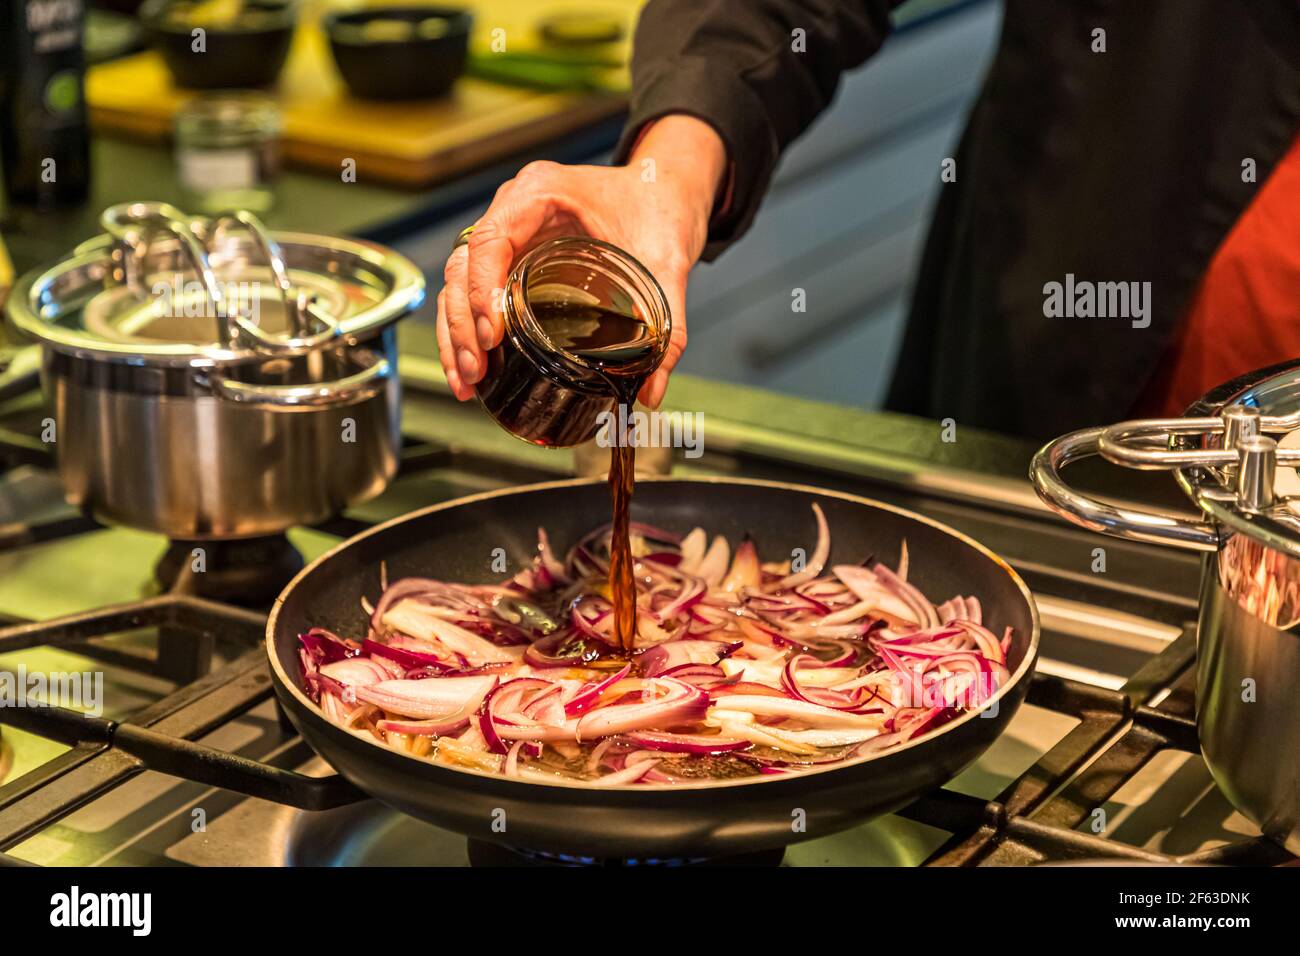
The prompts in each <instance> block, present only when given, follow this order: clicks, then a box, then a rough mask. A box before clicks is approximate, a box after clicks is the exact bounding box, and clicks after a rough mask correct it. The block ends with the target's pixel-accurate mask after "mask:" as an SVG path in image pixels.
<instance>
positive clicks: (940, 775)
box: [266, 478, 1038, 858]
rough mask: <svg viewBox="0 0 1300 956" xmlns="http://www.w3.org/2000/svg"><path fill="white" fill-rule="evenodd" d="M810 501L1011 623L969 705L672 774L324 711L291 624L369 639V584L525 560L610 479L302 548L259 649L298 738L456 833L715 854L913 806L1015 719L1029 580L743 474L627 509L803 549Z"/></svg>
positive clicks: (979, 551) (644, 488)
mask: <svg viewBox="0 0 1300 956" xmlns="http://www.w3.org/2000/svg"><path fill="white" fill-rule="evenodd" d="M813 501H817V502H818V503H820V504H821V506H822V508H823V509H824V510H825V512H826V518H827V520H828V521H829V522H830V528H831V560H832V561H839V562H856V561H860V560H862V559H864V558H866V557H868V556H871V555H874V556H875V557H876V558H878V559H880V560H882V561H884V562H886V563H888V564H890V565H891V566H893V565H896V563H897V561H898V557H899V548H900V545H901V543H902V541H903V539H904V538H906V539H907V543H908V549H909V551H910V552H911V555H912V560H911V567H912V570H911V573H910V576H909V580H911V581H912V582H914V583H915V584H916V585H917V586H918V587H920V588H921V590H922V591H924V592H925V593H926V595H927V596H929V597H931V598H932V599H934V600H936V601H942V600H946V599H947V598H949V597H951V596H953V595H954V594H958V593H960V594H974V595H976V596H977V597H979V599H980V601H981V602H982V604H983V607H984V620H985V623H986V624H987V625H988V626H989V627H990V628H991V629H992V630H993V631H994V632H995V633H997V634H1001V633H1002V630H1003V628H1004V627H1006V626H1007V625H1010V626H1011V627H1013V628H1014V629H1015V631H1014V639H1013V641H1012V645H1011V649H1010V653H1009V654H1008V661H1007V664H1008V668H1009V669H1010V671H1011V677H1010V679H1009V680H1008V681H1007V683H1006V684H1005V685H1004V686H1003V687H1002V688H1001V690H1000V691H999V692H998V693H997V694H996V695H995V696H994V697H993V699H992V700H991V701H990V703H989V704H988V705H987V706H986V707H985V709H984V710H983V711H981V712H980V713H968V714H965V715H963V716H962V717H961V718H960V719H958V720H955V721H952V722H951V723H949V724H947V725H945V726H943V727H942V728H940V729H939V730H937V731H935V732H933V733H932V734H929V735H927V736H924V737H922V738H920V739H918V740H915V741H912V742H910V743H908V744H906V745H904V746H902V747H900V748H898V749H895V750H890V751H886V752H884V753H881V754H878V755H875V756H871V757H868V758H866V759H863V760H860V761H857V762H854V763H851V764H848V765H842V766H837V767H833V768H830V769H826V770H821V771H815V772H810V773H805V774H800V775H798V776H790V777H755V778H752V779H749V780H736V781H726V782H716V783H705V784H699V785H690V786H676V787H665V788H661V787H647V786H625V787H617V788H603V789H602V788H593V787H584V786H579V785H563V784H538V783H531V782H524V781H520V780H515V779H511V778H508V777H503V776H495V775H490V774H486V773H480V772H477V771H474V770H467V769H459V768H455V767H449V766H446V765H443V764H437V763H432V762H430V761H428V760H424V759H419V758H416V757H412V756H407V755H405V754H400V753H398V752H396V751H394V750H391V749H389V748H388V747H385V746H384V745H383V744H381V743H379V742H378V741H376V740H374V739H373V738H372V737H370V736H368V735H362V734H360V733H353V732H350V731H347V730H343V729H342V728H340V727H337V726H335V725H334V724H332V723H331V722H330V721H329V720H328V719H326V718H325V717H324V716H323V715H322V714H321V712H320V711H319V710H318V709H317V708H316V706H315V705H314V704H313V703H312V702H311V701H310V700H309V699H308V697H307V696H306V694H305V693H304V692H303V689H302V679H301V673H300V670H299V665H298V640H297V638H298V634H300V633H301V632H303V631H305V630H307V629H308V628H310V627H324V628H328V629H329V630H331V631H334V632H336V633H338V634H340V635H343V636H351V637H357V638H359V637H362V636H363V635H364V634H365V631H366V621H367V618H366V614H365V612H364V611H363V610H362V608H361V606H360V599H361V597H362V596H363V595H365V596H367V597H369V599H370V600H371V601H372V602H374V601H375V600H376V599H377V598H378V596H379V592H380V586H379V580H380V579H379V574H380V562H381V561H382V562H385V563H386V564H387V567H388V578H389V580H390V581H395V580H397V579H398V578H402V577H408V576H412V575H419V576H423V577H433V578H440V579H443V580H449V581H467V582H488V581H493V580H499V579H500V578H501V575H499V574H497V575H494V574H492V573H491V570H490V565H491V560H492V552H493V549H494V548H505V550H506V554H507V555H508V556H509V560H510V562H511V567H512V568H515V569H517V568H519V567H520V566H521V565H522V564H524V563H525V562H527V561H529V560H531V558H532V556H533V554H534V553H535V549H536V541H537V527H538V526H539V525H542V526H544V527H545V528H546V529H547V532H548V533H549V534H550V536H551V542H552V544H553V546H554V547H555V550H556V552H557V553H559V554H563V553H564V551H565V550H567V548H568V547H569V546H570V545H571V544H573V543H574V542H575V541H576V540H577V539H578V538H580V537H581V536H582V535H583V534H585V533H586V532H587V531H589V530H591V529H592V528H594V527H596V526H597V525H600V524H603V523H605V522H607V521H609V495H608V493H607V491H606V489H605V486H604V484H603V483H598V482H590V481H564V482H553V483H549V484H543V485H533V486H529V487H524V488H514V489H509V490H505V491H497V492H490V493H488V494H482V495H474V496H472V497H469V498H462V499H460V500H458V501H451V502H448V503H446V504H441V505H435V506H434V507H432V508H427V509H425V510H423V511H417V512H415V513H413V514H410V515H407V516H405V517H402V518H398V519H395V520H393V521H390V522H388V523H387V524H383V525H380V526H378V527H376V528H373V529H371V530H370V531H367V532H365V533H363V534H360V535H358V536H357V537H355V538H353V539H351V540H350V541H346V542H344V543H343V544H341V545H339V546H338V547H336V548H335V549H334V550H332V551H330V552H329V553H328V554H326V555H324V556H323V557H321V558H319V559H318V560H316V561H314V562H312V564H310V565H309V566H308V567H306V568H305V569H303V571H302V572H301V573H300V574H299V575H298V576H297V577H296V578H294V579H293V581H292V582H291V583H290V584H289V586H288V587H287V588H286V589H285V591H284V593H283V594H282V595H281V596H280V598H279V600H278V601H276V604H275V607H274V609H273V610H272V611H271V618H270V621H269V622H268V623H267V642H266V646H267V653H268V654H269V655H270V662H271V673H272V679H273V681H274V684H275V690H276V693H277V694H278V695H279V697H280V700H281V702H282V703H283V704H284V707H285V709H286V710H287V711H288V714H289V717H290V719H291V720H292V721H293V722H294V724H295V725H296V726H297V727H298V729H299V730H300V731H301V732H302V735H303V737H304V738H306V740H307V742H308V743H309V744H310V745H311V746H312V747H313V748H314V749H315V750H316V752H317V753H319V754H320V755H321V756H322V757H324V758H325V760H327V761H328V762H329V763H331V764H332V765H333V766H334V767H335V768H336V769H337V770H338V771H339V772H340V773H341V774H343V776H345V777H347V778H348V779H349V780H351V781H352V782H353V783H355V784H356V785H357V786H358V787H360V788H361V789H363V790H365V791H366V792H368V793H370V794H372V795H373V796H375V797H376V798H378V799H379V800H381V801H383V802H384V803H386V804H388V805H390V806H392V807H395V808H397V809H398V810H401V811H403V812H404V813H408V814H410V815H411V816H414V817H418V818H420V819H422V820H427V821H429V822H430V823H434V824H437V825H438V826H442V827H447V828H449V829H452V830H456V831H458V832H460V833H463V834H465V835H466V836H469V837H473V838H477V839H481V840H488V841H492V842H496V843H501V844H505V845H508V846H512V847H516V848H524V849H529V850H541V851H549V852H553V853H570V854H584V855H590V856H596V857H607V858H615V857H646V856H657V857H664V856H676V857H694V856H722V855H728V854H739V853H746V852H750V851H757V850H762V849H768V848H774V847H779V846H784V845H785V844H787V843H793V842H796V841H799V840H807V839H811V838H813V837H817V836H822V835H825V834H828V833H833V832H835V831H837V830H842V829H845V828H846V827H849V826H852V825H854V824H856V823H859V822H862V821H864V820H867V819H869V818H871V817H874V816H878V815H880V814H883V813H888V812H890V811H892V810H895V809H898V808H899V807H901V806H904V805H906V804H907V803H909V802H910V801H911V800H913V799H914V798H916V797H917V796H919V795H920V794H922V793H925V792H926V791H928V790H931V789H933V788H934V787H937V786H939V785H941V784H943V783H945V782H946V781H947V780H948V779H950V778H951V777H953V776H954V775H956V774H957V773H958V772H960V771H961V770H962V769H963V768H964V767H966V766H967V765H968V764H969V763H970V762H971V761H973V760H974V759H975V758H976V757H978V756H979V755H980V753H982V752H983V751H984V749H985V748H986V747H988V745H989V744H990V743H991V742H992V741H993V740H994V738H996V737H997V736H998V734H999V733H1001V731H1002V730H1003V728H1005V727H1006V725H1007V723H1008V721H1010V719H1011V716H1012V714H1014V713H1015V711H1016V708H1017V707H1019V705H1020V702H1021V701H1022V700H1023V699H1024V696H1025V691H1026V690H1027V688H1028V686H1029V676H1030V674H1031V673H1032V671H1033V667H1034V661H1035V659H1036V658H1037V654H1038V612H1037V610H1036V609H1035V607H1034V603H1033V599H1032V598H1031V597H1030V595H1029V590H1028V589H1027V588H1026V587H1025V584H1024V582H1023V581H1021V580H1020V578H1019V577H1018V576H1017V575H1016V573H1015V572H1014V571H1012V570H1011V569H1010V568H1009V567H1008V566H1007V565H1006V564H1005V563H1004V562H1003V561H1001V560H1000V559H999V558H998V557H997V556H996V555H994V554H993V553H992V552H990V551H988V550H987V549H985V548H984V547H982V546H981V545H979V544H977V543H976V542H974V541H972V540H971V539H970V538H967V537H966V536H965V535H962V534H960V533H959V532H957V531H954V530H952V529H951V528H948V527H945V526H944V525H941V524H939V523H938V522H935V521H931V520H930V519H928V518H924V517H921V516H920V515H916V514H912V513H910V512H907V511H903V510H901V509H898V508H894V507H891V506H889V505H886V504H881V503H880V502H876V501H870V500H868V499H866V498H859V497H856V496H853V495H846V494H839V493H837V492H832V491H822V490H820V489H817V488H809V487H804V486H799V485H786V484H780V483H776V482H765V481H745V480H737V479H717V480H712V479H680V478H674V479H662V480H647V481H643V482H639V483H638V485H637V489H636V495H635V496H634V498H633V503H632V516H633V519H634V520H642V521H647V522H652V523H654V524H657V525H659V526H661V527H666V528H670V529H673V530H678V531H682V532H685V531H688V530H690V529H691V528H692V527H694V526H696V525H701V526H703V527H704V528H705V529H707V530H708V531H709V532H710V533H718V534H724V535H726V536H727V537H728V539H729V540H731V541H732V542H736V541H739V540H740V539H741V537H742V536H743V535H744V534H745V532H750V533H751V534H753V536H754V538H755V539H756V541H757V542H758V545H759V551H760V554H761V555H762V556H763V557H764V559H765V560H772V559H778V558H779V557H780V556H781V555H788V554H789V553H790V552H791V550H792V549H793V548H796V547H802V548H804V549H806V550H807V551H811V550H812V546H813V544H814V542H815V539H816V525H815V523H814V518H813V514H812V509H811V507H810V505H811V503H812V502H813Z"/></svg>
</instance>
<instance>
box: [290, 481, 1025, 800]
mask: <svg viewBox="0 0 1300 956" xmlns="http://www.w3.org/2000/svg"><path fill="white" fill-rule="evenodd" d="M637 483H638V485H641V484H700V485H702V484H722V485H747V486H751V487H758V488H778V489H781V490H783V491H794V492H798V493H801V494H808V495H814V496H820V497H825V498H838V499H840V500H842V501H847V502H850V503H852V504H857V505H867V506H868V507H872V508H878V509H880V510H882V511H890V512H893V513H894V514H897V515H901V516H903V517H905V518H909V519H911V520H913V521H918V522H920V523H922V524H927V525H929V526H931V527H932V528H935V529H936V530H938V531H941V532H944V533H946V534H948V535H949V536H951V537H953V538H956V539H957V540H958V541H960V542H962V543H963V544H965V545H967V546H969V547H971V548H974V549H975V550H976V551H977V552H979V553H980V554H982V555H983V556H984V557H985V558H987V559H988V560H990V561H992V562H993V563H994V564H995V565H997V566H998V567H999V568H1001V569H1002V571H1003V573H1004V574H1006V575H1007V576H1008V577H1009V578H1010V579H1011V581H1012V583H1013V584H1014V585H1015V586H1016V588H1017V590H1018V591H1019V592H1020V596H1021V597H1022V598H1023V599H1024V601H1025V604H1026V606H1027V607H1028V608H1029V617H1030V622H1031V628H1030V635H1029V644H1028V646H1027V647H1026V648H1025V655H1024V658H1023V659H1022V660H1021V661H1020V666H1018V667H1017V668H1016V669H1015V671H1014V672H1012V674H1011V675H1010V677H1008V679H1007V680H1006V681H1005V682H1004V683H1003V685H1002V686H1001V687H999V688H998V690H997V692H996V693H995V694H994V695H993V696H992V697H990V698H989V699H988V700H987V701H986V702H985V703H984V706H982V707H981V708H980V709H979V710H969V711H966V712H965V713H964V714H962V715H961V716H960V717H958V718H957V719H955V720H951V721H949V722H948V723H946V724H943V725H942V726H940V727H937V728H935V729H934V730H931V731H929V732H927V733H925V734H922V735H921V736H920V737H916V738H914V739H912V740H909V741H907V742H906V743H904V744H900V745H899V746H897V747H890V748H889V749H887V750H882V751H880V752H878V753H873V754H868V755H867V756H865V757H861V758H859V759H857V760H851V761H848V762H847V763H841V764H834V765H830V766H826V767H821V768H818V769H815V770H804V771H802V772H800V773H799V774H798V775H797V779H799V780H806V779H808V778H811V777H819V776H822V775H823V774H830V773H835V772H836V771H841V770H847V769H849V768H851V767H858V766H861V765H863V764H867V763H872V762H874V761H876V760H884V759H886V758H889V757H893V756H895V755H897V754H901V753H905V752H906V751H908V750H911V749H912V748H913V747H916V746H918V745H920V744H924V743H929V742H931V741H933V740H936V739H938V738H939V737H941V736H943V735H944V734H946V733H948V732H949V731H954V730H956V729H957V728H959V727H962V726H963V725H965V724H967V723H968V722H970V721H971V720H984V719H988V718H986V717H984V716H983V715H984V714H985V713H986V712H987V711H989V710H990V709H991V708H995V707H999V706H1000V705H1001V701H1002V699H1003V698H1004V697H1007V696H1009V695H1010V694H1011V692H1012V691H1013V690H1014V689H1015V688H1017V687H1018V686H1019V685H1020V683H1021V681H1023V680H1025V679H1026V678H1027V677H1028V676H1029V673H1030V672H1031V671H1032V670H1033V668H1034V666H1035V664H1036V663H1037V660H1038V649H1039V641H1040V637H1041V624H1040V621H1039V615H1038V605H1037V603H1036V602H1035V601H1034V596H1033V594H1032V593H1031V592H1030V590H1029V586H1028V585H1027V584H1025V582H1024V579H1023V578H1021V577H1020V575H1019V574H1018V573H1016V570H1015V569H1014V568H1012V567H1011V565H1009V564H1008V563H1007V562H1006V561H1005V560H1003V558H1002V557H1001V556H1000V555H998V554H997V553H996V552H994V551H992V550H991V549H989V548H988V547H986V546H985V545H983V544H981V543H980V542H979V541H977V540H975V539H974V538H972V537H971V536H970V535H968V534H965V533H964V532H962V531H958V530H957V529H956V528H953V527H951V526H949V525H947V524H944V523H943V522H942V521H938V520H936V519H934V518H931V517H929V516H927V515H922V514H918V513H917V512H915V511H911V510H910V509H907V508H901V507H899V506H897V505H892V504H889V503H888V502H884V501H877V500H876V499H874V498H867V497H864V496H862V495H855V494H851V493H849V492H844V491H835V490H832V489H829V488H818V487H817V486H815V485H803V484H797V483H794V482H786V481H773V480H770V479H766V478H739V477H731V476H720V475H689V476H685V475H684V476H673V475H664V476H656V477H647V478H644V479H642V478H638V479H637ZM604 484H605V481H604V479H601V478H567V479H561V480H558V481H544V482H538V483H536V484H529V485H511V486H509V487H507V488H498V489H495V490H493V491H482V492H478V493H476V494H472V495H466V496H464V497H461V498H454V499H452V500H450V501H443V502H439V503H437V504H434V505H429V506H428V507H426V508H418V509H416V510H415V511H409V512H407V513H406V514H403V515H398V516H397V517H395V518H390V519H389V520H387V521H384V522H382V523H380V524H377V525H375V526H374V527H373V528H368V529H366V530H365V531H362V532H361V533H360V534H356V535H353V536H352V537H350V538H347V539H345V540H343V541H340V542H339V543H338V544H336V545H335V546H334V547H332V548H330V549H329V550H328V551H326V552H325V553H324V554H322V555H320V556H319V557H318V558H316V559H315V560H314V561H312V562H310V563H309V564H307V565H306V566H305V567H304V568H303V569H302V570H301V571H299V572H298V573H297V574H296V575H294V577H293V579H292V580H291V581H290V582H289V583H288V584H286V585H285V587H284V589H283V590H282V591H281V592H280V593H279V595H278V596H277V597H276V599H275V603H274V604H273V605H272V606H271V613H270V614H269V615H268V617H267V620H266V635H265V638H264V644H265V647H266V655H267V658H268V661H269V663H270V667H271V672H272V675H273V676H274V678H275V681H276V683H278V684H280V685H282V686H283V687H284V688H285V690H287V691H288V692H289V693H290V694H291V695H292V696H293V697H294V699H295V700H296V701H297V702H298V703H299V704H300V705H302V706H303V708H304V710H306V712H307V713H308V714H310V715H311V716H312V717H313V718H315V719H318V720H320V721H321V722H322V723H324V724H326V725H328V727H330V728H331V729H333V730H335V731H338V732H340V733H344V734H347V735H348V736H350V737H353V738H354V739H357V740H360V741H363V742H365V743H368V744H370V745H371V746H373V747H375V748H376V750H377V752H379V753H383V754H387V755H390V756H392V757H397V758H399V759H405V760H412V761H415V762H416V763H418V764H423V765H426V766H429V767H433V768H436V769H440V770H447V771H452V772H455V773H462V774H466V775H468V776H471V777H474V778H478V779H479V780H484V781H490V782H492V783H494V784H500V785H503V786H506V787H507V788H509V787H511V786H513V785H518V786H525V787H529V788H536V787H544V788H554V789H555V790H560V791H564V790H576V791H580V792H586V793H593V792H597V793H636V794H645V793H653V792H666V793H682V792H694V791H698V790H721V789H728V790H729V789H731V788H734V787H752V786H759V785H772V786H779V785H780V784H781V783H782V782H787V781H788V780H789V779H790V778H789V777H770V776H763V775H761V774H756V775H754V776H753V777H740V778H735V779H728V780H719V781H709V782H701V783H679V784H671V785H659V786H654V787H646V786H643V785H637V784H624V785H621V786H614V787H609V786H603V787H602V786H597V785H593V784H590V783H578V782H573V783H570V782H568V781H563V780H555V781H535V780H521V779H517V778H514V777H507V776H504V775H502V774H500V773H489V772H487V771H483V770H475V769H473V768H471V767H460V766H455V765H452V764H445V763H442V764H440V763H435V762H433V761H431V760H427V759H425V758H423V757H417V756H415V755H414V754H404V753H401V752H400V751H397V750H394V749H393V748H392V747H389V746H387V745H385V744H383V743H380V742H379V741H378V740H376V739H375V738H374V736H373V735H370V734H364V733H362V732H360V731H357V730H352V729H350V728H345V727H340V726H339V725H338V724H336V723H334V722H333V721H331V720H330V719H329V718H328V717H326V716H325V715H324V714H323V713H322V712H321V711H320V708H319V707H318V706H317V705H316V704H314V703H312V701H311V699H310V698H309V697H307V695H306V694H305V693H304V692H303V690H302V689H301V688H300V687H299V686H298V682H297V681H296V680H294V679H292V678H290V676H289V675H288V674H287V673H286V672H285V670H284V668H283V667H282V666H281V662H280V658H279V655H278V654H277V653H276V650H275V631H276V624H277V623H278V621H279V617H280V610H281V608H282V607H283V606H284V601H285V598H286V597H287V596H288V595H289V594H290V592H292V591H293V589H294V588H295V587H296V586H297V585H298V583H299V582H300V581H302V580H305V579H306V578H307V576H308V575H310V574H311V573H312V572H313V571H314V570H315V569H316V568H317V567H318V566H319V565H321V564H324V563H325V562H326V561H328V560H330V559H331V558H332V557H333V556H334V555H336V554H338V553H340V552H342V551H343V550H344V549H345V548H348V547H350V546H352V545H354V544H355V543H356V542H358V541H360V540H362V539H364V538H368V537H370V536H372V535H377V534H380V533H382V532H384V531H386V530H388V529H389V528H391V527H393V526H395V525H398V524H401V523H403V522H406V521H412V520H416V519H418V518H422V517H424V516H426V515H430V514H437V513H438V512H440V511H446V510H449V509H450V508H453V507H460V506H462V505H467V504H473V503H475V502H479V501H487V500H490V499H492V498H499V497H505V496H507V495H516V494H523V493H528V492H534V491H537V492H540V491H549V490H553V489H557V488H573V487H579V486H584V485H591V486H596V485H600V486H603V485H604ZM996 712H997V711H996V710H995V711H994V713H996ZM320 756H321V759H323V760H325V762H326V763H327V764H330V761H329V760H328V759H327V758H326V757H324V755H320ZM330 765H331V767H332V766H333V764H330ZM336 772H337V771H336ZM532 792H535V791H532Z"/></svg>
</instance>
